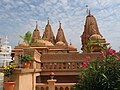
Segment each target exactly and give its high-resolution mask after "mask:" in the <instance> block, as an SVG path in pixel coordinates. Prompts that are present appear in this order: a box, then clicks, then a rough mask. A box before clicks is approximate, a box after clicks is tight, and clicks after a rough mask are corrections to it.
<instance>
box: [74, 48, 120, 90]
mask: <svg viewBox="0 0 120 90" xmlns="http://www.w3.org/2000/svg"><path fill="white" fill-rule="evenodd" d="M82 65H83V71H82V74H81V75H80V76H79V83H77V84H76V85H75V86H74V89H75V90H120V58H119V57H118V56H117V54H116V52H115V50H113V49H111V48H108V49H105V50H104V51H103V52H101V53H100V56H99V57H98V58H97V59H96V60H89V61H88V60H86V61H84V62H83V64H82Z"/></svg>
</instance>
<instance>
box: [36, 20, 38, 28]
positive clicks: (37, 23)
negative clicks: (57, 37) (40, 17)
mask: <svg viewBox="0 0 120 90" xmlns="http://www.w3.org/2000/svg"><path fill="white" fill-rule="evenodd" d="M36 29H38V22H37V21H36Z"/></svg>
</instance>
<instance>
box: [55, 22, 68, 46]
mask: <svg viewBox="0 0 120 90" xmlns="http://www.w3.org/2000/svg"><path fill="white" fill-rule="evenodd" d="M59 41H62V42H63V43H65V45H68V43H67V41H66V38H65V35H64V31H63V29H62V27H61V22H60V21H59V29H58V32H57V36H56V43H57V42H59Z"/></svg>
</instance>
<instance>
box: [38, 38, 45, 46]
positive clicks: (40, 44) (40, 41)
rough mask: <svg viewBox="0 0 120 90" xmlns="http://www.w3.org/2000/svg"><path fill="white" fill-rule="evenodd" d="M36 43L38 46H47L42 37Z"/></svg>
mask: <svg viewBox="0 0 120 90" xmlns="http://www.w3.org/2000/svg"><path fill="white" fill-rule="evenodd" d="M36 44H37V46H45V41H44V40H42V39H40V40H37V42H36Z"/></svg>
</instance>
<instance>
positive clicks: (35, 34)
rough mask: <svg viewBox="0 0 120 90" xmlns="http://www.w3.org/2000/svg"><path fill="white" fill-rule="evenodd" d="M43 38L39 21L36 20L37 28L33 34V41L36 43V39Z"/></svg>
mask: <svg viewBox="0 0 120 90" xmlns="http://www.w3.org/2000/svg"><path fill="white" fill-rule="evenodd" d="M40 38H41V36H40V32H39V26H38V23H37V21H36V28H35V30H34V31H33V35H32V41H31V42H32V43H34V42H35V41H37V40H39V39H40Z"/></svg>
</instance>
